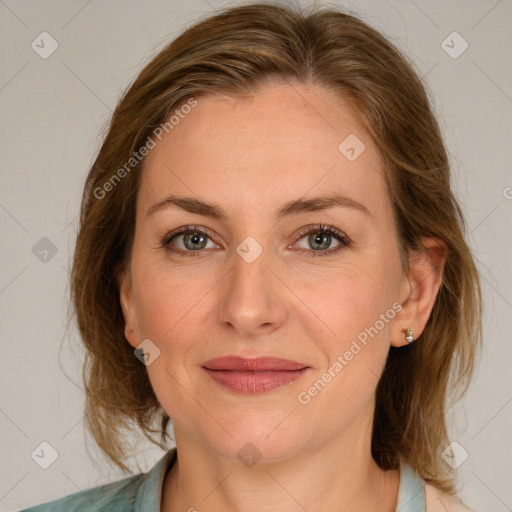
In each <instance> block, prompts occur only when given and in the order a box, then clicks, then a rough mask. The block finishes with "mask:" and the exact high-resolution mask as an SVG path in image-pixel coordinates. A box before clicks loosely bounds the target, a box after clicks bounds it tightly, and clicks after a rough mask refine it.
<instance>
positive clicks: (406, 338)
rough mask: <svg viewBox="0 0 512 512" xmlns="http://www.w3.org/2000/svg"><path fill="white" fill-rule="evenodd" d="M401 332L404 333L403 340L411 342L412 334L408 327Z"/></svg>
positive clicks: (412, 339)
mask: <svg viewBox="0 0 512 512" xmlns="http://www.w3.org/2000/svg"><path fill="white" fill-rule="evenodd" d="M402 332H404V333H405V341H407V343H412V342H413V341H414V334H413V332H412V329H411V328H410V327H408V328H407V329H402Z"/></svg>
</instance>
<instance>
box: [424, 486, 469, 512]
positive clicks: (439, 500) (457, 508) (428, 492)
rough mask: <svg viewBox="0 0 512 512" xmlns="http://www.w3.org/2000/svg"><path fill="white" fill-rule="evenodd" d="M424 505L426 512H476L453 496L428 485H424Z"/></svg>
mask: <svg viewBox="0 0 512 512" xmlns="http://www.w3.org/2000/svg"><path fill="white" fill-rule="evenodd" d="M425 505H426V511H427V512H476V511H475V510H473V509H471V508H468V507H466V506H465V505H464V504H463V503H462V502H461V501H460V500H459V499H458V498H456V497H455V496H452V495H450V494H448V493H446V492H443V491H441V490H439V489H437V488H436V487H433V486H432V485H428V484H425Z"/></svg>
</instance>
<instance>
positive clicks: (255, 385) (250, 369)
mask: <svg viewBox="0 0 512 512" xmlns="http://www.w3.org/2000/svg"><path fill="white" fill-rule="evenodd" d="M202 368H203V369H204V371H205V372H206V373H207V374H208V375H210V377H211V378H212V379H213V380H214V381H216V382H217V383H218V384H220V385H222V386H224V387H226V388H229V389H230V390H232V391H235V392H237V393H263V392H267V391H271V390H273V389H276V388H279V387H281V386H284V385H286V384H290V383H291V382H294V381H295V380H297V379H298V378H300V377H301V376H302V375H303V374H304V373H305V372H306V371H307V370H308V368H309V366H307V365H305V364H303V363H299V362H297V361H292V360H290V359H281V358H277V357H257V358H254V359H245V358H243V357H237V356H225V357H218V358H216V359H211V360H210V361H206V362H205V363H203V364H202Z"/></svg>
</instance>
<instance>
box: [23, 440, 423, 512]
mask: <svg viewBox="0 0 512 512" xmlns="http://www.w3.org/2000/svg"><path fill="white" fill-rule="evenodd" d="M175 458H176V448H172V449H171V450H169V451H168V452H167V453H166V454H165V455H164V456H163V457H162V458H161V459H160V460H159V461H158V462H157V463H156V464H155V465H154V466H153V468H151V469H150V470H149V471H148V472H147V473H139V474H138V475H135V476H132V477H128V478H125V479H124V480H120V481H119V482H114V483H111V484H106V485H100V486H98V487H93V488H92V489H87V490H85V491H81V492H77V493H75V494H71V495H69V496H65V497H64V498H60V499H58V500H55V501H50V502H48V503H44V504H42V505H37V506H35V507H31V508H28V509H24V510H22V511H21V512H70V511H75V510H78V511H80V512H98V511H102V512H160V502H161V498H162V490H163V483H164V477H165V474H166V472H167V469H168V468H169V467H170V465H172V464H173V463H174V461H175ZM395 512H425V484H424V482H423V480H422V479H421V478H420V477H419V476H418V475H417V474H416V473H415V472H414V471H413V469H412V468H411V467H410V466H409V465H407V464H402V465H401V467H400V486H399V488H398V501H397V505H396V510H395Z"/></svg>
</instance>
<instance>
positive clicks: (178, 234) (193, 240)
mask: <svg viewBox="0 0 512 512" xmlns="http://www.w3.org/2000/svg"><path fill="white" fill-rule="evenodd" d="M208 240H210V242H211V243H212V244H213V247H211V246H210V247H208ZM171 242H174V243H175V244H176V246H177V247H176V248H172V247H171ZM161 245H162V247H164V248H165V249H167V250H168V251H171V252H176V253H182V254H183V253H186V255H187V256H191V257H195V256H199V253H200V252H201V249H211V248H216V247H218V245H217V244H214V243H213V242H212V240H211V239H210V236H209V235H208V233H207V232H206V231H205V230H204V229H203V228H198V227H196V226H184V227H182V228H178V229H175V230H174V231H171V232H170V233H168V234H166V235H165V236H164V237H163V238H162V240H161Z"/></svg>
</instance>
